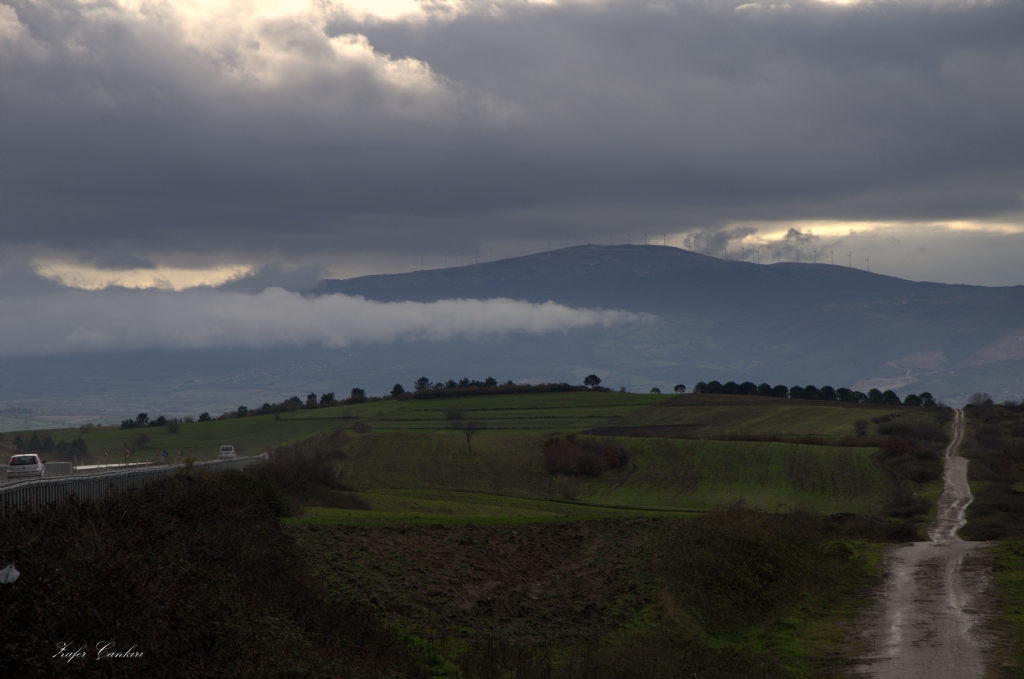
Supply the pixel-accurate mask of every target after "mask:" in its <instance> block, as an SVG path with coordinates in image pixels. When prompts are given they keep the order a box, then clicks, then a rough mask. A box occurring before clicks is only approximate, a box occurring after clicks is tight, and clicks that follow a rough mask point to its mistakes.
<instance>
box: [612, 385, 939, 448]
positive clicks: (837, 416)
mask: <svg viewBox="0 0 1024 679" xmlns="http://www.w3.org/2000/svg"><path fill="white" fill-rule="evenodd" d="M892 414H898V415H900V417H901V418H902V421H905V422H908V423H913V422H930V421H931V420H932V418H933V414H932V413H931V412H930V411H925V410H921V409H915V408H893V407H890V406H879V405H868V404H847V403H838V402H833V403H828V402H825V401H803V400H787V399H772V398H760V397H756V396H703V395H683V396H678V397H675V398H672V399H670V400H668V401H666V402H663V403H659V404H658V405H657V406H651V407H646V408H642V409H637V410H636V411H634V412H632V413H629V414H627V415H625V416H623V417H622V418H620V419H618V420H616V421H614V422H611V423H609V426H618V427H637V428H640V429H642V428H643V427H644V426H645V425H653V426H661V427H666V426H679V427H685V431H686V433H687V435H690V436H695V437H704V436H721V435H729V434H739V433H743V434H775V435H780V436H805V435H814V436H819V437H822V438H830V437H831V438H840V437H843V436H849V435H850V434H852V433H853V431H854V422H855V421H857V420H861V419H865V420H871V419H872V418H875V417H879V416H882V415H892Z"/></svg>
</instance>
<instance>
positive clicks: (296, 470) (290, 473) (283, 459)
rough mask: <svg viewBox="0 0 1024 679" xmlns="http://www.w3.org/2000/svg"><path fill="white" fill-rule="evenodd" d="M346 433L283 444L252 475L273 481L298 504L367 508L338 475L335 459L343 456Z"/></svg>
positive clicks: (337, 459) (340, 458) (338, 460)
mask: <svg viewBox="0 0 1024 679" xmlns="http://www.w3.org/2000/svg"><path fill="white" fill-rule="evenodd" d="M347 443H348V436H346V435H345V433H344V432H335V433H333V434H330V435H327V436H319V437H316V438H314V439H311V440H308V441H303V442H301V443H296V444H294V445H291V446H282V447H280V448H278V449H277V450H275V451H274V454H273V455H272V456H271V458H270V460H269V461H268V462H267V464H264V465H259V466H257V467H255V468H254V470H253V474H255V475H257V476H261V477H263V478H265V479H268V480H270V481H272V482H273V483H274V484H276V485H277V486H279V487H280V488H281V489H283V491H284V492H285V493H286V494H287V496H288V497H289V498H290V499H291V501H292V502H293V503H294V504H295V505H298V506H317V507H337V508H340V509H369V508H370V507H369V505H368V504H367V503H366V501H365V500H363V499H362V498H360V497H359V496H358V495H355V494H353V493H351V492H348V491H350V490H351V489H350V488H348V487H347V486H346V485H345V484H343V483H342V482H341V481H340V479H339V478H338V462H340V461H341V460H343V459H345V451H344V448H345V445H346V444H347Z"/></svg>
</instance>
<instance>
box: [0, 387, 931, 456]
mask: <svg viewBox="0 0 1024 679" xmlns="http://www.w3.org/2000/svg"><path fill="white" fill-rule="evenodd" d="M452 409H461V410H462V411H463V413H462V414H463V417H464V418H465V419H472V420H479V421H482V422H486V423H487V426H488V435H497V434H502V433H519V434H531V433H532V434H540V433H544V432H552V431H560V432H579V431H585V430H588V429H594V428H599V427H607V426H643V425H678V424H684V425H699V426H698V427H697V428H695V429H694V430H693V433H694V434H695V435H697V436H707V435H716V434H721V433H768V434H794V435H815V436H825V437H827V436H835V437H838V436H842V435H846V434H850V433H852V432H853V422H854V421H855V420H857V419H870V418H871V417H875V416H878V415H882V414H885V413H901V414H902V415H903V417H905V418H917V417H920V418H924V419H927V418H928V417H930V415H929V414H927V413H924V412H921V411H918V410H916V409H913V408H892V407H879V406H853V407H851V406H848V405H845V404H838V403H835V404H826V403H822V402H816V401H788V400H785V399H765V398H758V397H730V396H681V397H673V396H659V395H653V394H651V395H649V394H624V393H616V392H611V393H609V392H572V393H564V394H523V395H508V396H478V397H471V398H461V399H431V400H408V401H378V402H376V403H363V404H357V405H345V406H336V407H331V408H318V409H315V410H299V411H295V412H292V413H285V414H282V415H281V416H280V419H276V418H275V416H273V415H264V416H257V417H246V418H242V419H232V420H216V421H213V422H203V423H192V424H183V425H181V428H180V429H179V431H178V432H177V433H175V434H171V433H170V432H168V431H167V429H166V428H164V427H148V428H146V429H141V430H127V431H126V430H122V429H118V428H116V427H101V428H96V429H93V430H92V431H91V432H89V433H87V434H84V436H83V438H84V439H85V441H86V444H87V445H88V447H89V451H90V457H91V458H92V459H93V460H94V461H98V460H102V455H103V451H104V450H108V451H110V453H111V459H115V458H117V457H118V455H120V454H121V451H123V449H124V445H125V443H126V442H130V441H131V438H132V436H133V435H134V434H136V433H140V432H141V433H145V434H146V435H148V436H149V437H150V442H149V443H148V444H147V445H146V447H145V448H144V449H143V451H142V453H141V456H142V457H148V456H151V455H154V454H155V453H157V452H159V451H162V450H168V451H171V452H172V453H174V452H176V451H178V450H181V451H182V452H183V453H185V454H186V455H191V456H193V457H195V458H196V459H200V460H202V459H209V458H211V457H214V456H215V455H216V451H217V448H218V447H219V446H220V445H222V444H227V443H230V444H232V445H234V446H235V447H236V448H238V449H241V450H242V451H244V452H246V453H259V452H262V451H263V450H265V449H268V448H274V447H276V446H278V445H281V444H285V443H290V442H293V441H296V440H300V439H304V438H308V437H310V436H315V435H316V434H321V433H324V432H328V431H332V430H334V429H339V428H340V429H349V428H350V427H351V426H352V424H353V423H354V422H355V421H356V420H357V419H361V420H363V421H366V422H368V423H369V424H370V425H371V426H372V427H373V428H374V430H375V431H405V432H418V433H431V432H436V431H441V430H445V429H446V428H447V427H448V425H449V424H451V421H450V420H448V419H447V411H449V410H452ZM18 433H19V432H7V433H5V436H6V440H7V441H8V442H9V441H10V440H11V439H13V437H14V435H16V434H18ZM21 433H22V435H23V436H24V437H25V438H26V439H27V438H28V437H29V436H31V432H21ZM38 433H39V435H40V436H41V437H42V436H45V435H47V434H49V435H51V436H52V437H53V439H54V440H55V441H57V440H60V439H64V440H65V441H70V440H72V439H73V438H75V437H76V436H78V435H79V431H78V430H77V429H54V430H48V431H39V432H38Z"/></svg>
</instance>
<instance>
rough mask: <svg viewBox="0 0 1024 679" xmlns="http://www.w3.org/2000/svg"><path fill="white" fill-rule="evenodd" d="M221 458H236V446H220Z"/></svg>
mask: <svg viewBox="0 0 1024 679" xmlns="http://www.w3.org/2000/svg"><path fill="white" fill-rule="evenodd" d="M220 459H222V460H233V459H235V447H234V446H221V447H220Z"/></svg>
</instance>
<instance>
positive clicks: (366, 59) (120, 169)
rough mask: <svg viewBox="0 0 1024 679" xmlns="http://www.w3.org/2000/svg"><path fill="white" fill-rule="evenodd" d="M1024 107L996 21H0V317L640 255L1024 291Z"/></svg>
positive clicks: (21, 6)
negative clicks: (69, 306)
mask: <svg viewBox="0 0 1024 679" xmlns="http://www.w3.org/2000/svg"><path fill="white" fill-rule="evenodd" d="M1022 83H1024V2H1020V1H1009V2H958V1H953V0H948V1H938V2H927V1H912V0H910V1H898V2H885V1H882V2H864V3H857V2H853V3H848V4H845V3H844V4H833V3H829V2H817V1H810V2H801V1H799V0H796V1H790V2H784V3H770V2H765V3H747V2H744V1H743V0H732V1H727V0H723V1H683V2H672V1H658V0H653V1H650V2H643V1H638V0H621V1H616V0H611V1H607V2H603V1H589V2H588V1H569V2H561V1H559V0H554V1H551V2H521V1H520V2H511V1H510V2H503V1H500V0H499V1H496V2H488V1H479V2H478V1H475V0H468V1H466V2H448V1H446V0H429V1H424V2H420V3H417V2H411V1H409V0H387V1H385V2H374V1H373V0H358V2H355V3H345V2H331V1H330V0H307V1H303V0H247V1H246V0H215V1H212V2H199V1H194V0H193V1H190V0H174V1H173V2H166V1H165V0H159V1H150V0H87V1H86V0H80V1H76V0H38V1H31V0H0V110H2V112H3V114H2V117H0V295H6V296H12V295H14V296H23V295H29V294H41V293H54V292H60V291H61V290H66V289H67V287H69V286H70V287H75V288H85V289H92V290H95V289H100V288H104V287H106V286H123V287H129V288H147V287H159V288H164V289H173V290H183V289H187V288H190V287H195V286H199V285H214V286H216V285H220V284H223V283H225V282H230V281H236V284H237V281H238V279H239V277H244V276H245V275H246V274H247V273H251V272H253V271H256V270H260V269H262V273H261V274H260V276H258V277H256V278H254V279H253V280H252V281H250V283H252V285H250V286H249V287H250V288H251V289H248V290H246V291H247V292H257V291H258V290H260V289H262V287H263V286H264V285H283V286H285V287H295V286H297V285H298V284H299V283H301V282H302V281H305V280H312V279H314V278H316V277H318V276H323V275H333V276H339V277H346V276H351V275H358V274H364V273H377V272H393V271H404V270H410V269H418V268H419V267H420V265H421V261H422V263H423V265H424V266H427V267H437V266H442V265H443V261H444V257H445V255H447V258H448V263H449V265H452V264H456V263H459V262H462V261H465V262H469V261H476V259H477V258H479V259H481V260H483V259H487V258H489V257H492V256H493V257H495V258H498V257H504V256H511V255H517V254H526V253H528V252H535V251H538V250H543V249H547V248H548V247H560V246H564V245H565V244H566V243H569V244H579V243H584V242H597V243H608V242H615V243H618V242H625V241H626V240H627V238H628V239H630V240H631V241H632V242H642V240H643V238H644V234H647V235H648V238H650V239H651V240H652V241H655V242H662V241H663V239H664V242H667V243H669V244H676V245H679V246H687V247H692V248H694V249H696V250H700V251H702V252H706V253H709V254H714V255H718V256H725V257H735V258H744V259H749V260H754V259H756V258H758V257H760V258H761V260H762V261H774V260H776V259H779V258H782V259H794V258H796V257H801V258H805V260H806V259H810V258H812V257H816V258H818V261H822V260H823V258H825V259H826V260H827V258H828V257H830V256H831V255H829V254H828V253H829V252H830V251H831V252H834V256H835V258H836V260H837V263H839V261H843V262H850V263H853V264H854V265H856V266H865V265H866V261H865V260H866V259H867V258H869V257H870V258H871V265H872V270H875V271H880V272H883V273H888V274H892V275H898V276H902V277H906V278H912V279H917V280H935V281H943V282H966V283H974V284H983V285H1007V284H1024V267H1021V266H1020V263H1021V261H1024V205H1022V200H1024V86H1022ZM421 258H422V260H421ZM805 260H804V261H805ZM211 304H214V302H213V301H211ZM424 332H426V331H425V330H424Z"/></svg>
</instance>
